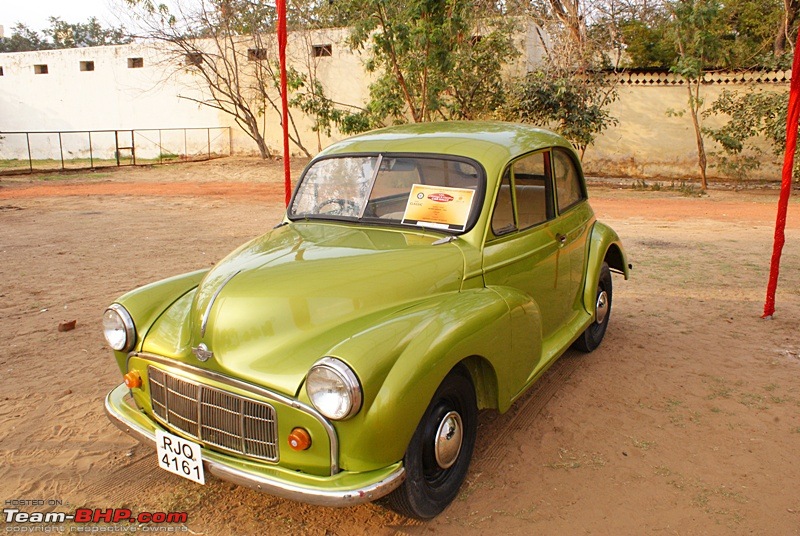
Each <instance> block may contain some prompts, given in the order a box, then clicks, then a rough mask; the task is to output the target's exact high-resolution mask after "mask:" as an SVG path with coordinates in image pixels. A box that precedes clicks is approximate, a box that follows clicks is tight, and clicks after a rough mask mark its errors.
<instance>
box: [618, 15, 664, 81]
mask: <svg viewBox="0 0 800 536" xmlns="http://www.w3.org/2000/svg"><path fill="white" fill-rule="evenodd" d="M668 24H669V17H668V16H666V15H665V16H664V17H663V18H660V19H659V20H658V22H657V24H655V25H654V24H651V23H647V22H644V21H641V20H626V21H623V22H622V24H621V25H620V32H621V33H622V36H623V40H624V42H625V43H627V44H626V47H625V52H626V53H627V54H628V57H629V62H630V65H633V66H636V67H641V68H656V69H667V68H669V67H670V66H671V65H672V63H673V62H674V61H675V58H676V56H677V52H676V50H675V44H674V43H673V42H672V41H671V40H670V39H669V35H668V34H666V33H665V30H666V29H667V28H668Z"/></svg>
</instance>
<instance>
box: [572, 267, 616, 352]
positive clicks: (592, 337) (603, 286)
mask: <svg viewBox="0 0 800 536" xmlns="http://www.w3.org/2000/svg"><path fill="white" fill-rule="evenodd" d="M610 317H611V270H610V269H609V267H608V263H607V262H604V263H603V266H602V268H600V277H599V278H598V281H597V295H596V298H595V306H594V322H592V323H591V325H590V326H589V327H588V328H586V331H584V332H583V333H582V334H581V336H580V337H578V340H576V341H575V343H574V346H575V348H577V349H578V350H580V351H582V352H591V351H592V350H594V349H595V348H597V347H598V346H600V343H601V342H602V341H603V337H604V336H605V334H606V328H608V319H609V318H610Z"/></svg>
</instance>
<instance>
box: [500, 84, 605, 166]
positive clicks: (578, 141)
mask: <svg viewBox="0 0 800 536" xmlns="http://www.w3.org/2000/svg"><path fill="white" fill-rule="evenodd" d="M616 97H617V94H616V90H615V88H614V86H613V84H612V82H611V81H610V80H609V79H608V78H607V77H605V76H602V75H590V74H575V73H568V72H562V73H553V72H547V71H543V70H540V71H535V72H532V73H528V75H527V76H525V78H524V79H523V80H521V81H519V83H517V84H516V85H515V86H514V87H513V90H512V95H511V97H510V99H509V102H508V104H507V105H506V110H507V111H506V117H507V118H508V119H512V120H518V121H523V122H527V123H534V124H541V125H551V126H553V127H554V128H555V129H556V130H558V131H559V133H560V134H561V135H562V136H564V137H565V138H567V139H568V140H569V141H570V142H571V143H572V144H573V145H574V146H575V147H576V148H577V149H579V150H580V152H581V154H583V152H584V151H585V150H586V147H587V146H589V145H591V144H592V143H593V142H594V140H595V138H596V137H597V136H598V135H599V134H600V133H601V132H602V131H603V130H605V129H606V128H608V127H609V126H611V125H615V124H617V120H616V119H615V118H614V117H612V116H611V114H610V113H609V112H608V110H607V107H608V105H609V104H610V103H611V102H613V101H614V100H615V99H616Z"/></svg>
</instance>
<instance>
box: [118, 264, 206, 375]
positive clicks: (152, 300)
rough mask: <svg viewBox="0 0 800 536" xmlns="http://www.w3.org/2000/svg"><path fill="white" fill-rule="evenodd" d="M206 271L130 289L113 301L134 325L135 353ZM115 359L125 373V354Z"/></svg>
mask: <svg viewBox="0 0 800 536" xmlns="http://www.w3.org/2000/svg"><path fill="white" fill-rule="evenodd" d="M207 272H208V269H204V270H197V271H196V272H189V273H187V274H181V275H177V276H174V277H170V278H167V279H162V280H161V281H156V282H155V283H150V284H149V285H145V286H143V287H139V288H137V289H135V290H132V291H130V292H128V293H126V294H124V295H123V296H122V297H120V298H119V299H118V300H116V303H119V304H120V305H122V306H123V307H125V309H126V310H127V311H128V312H129V313H130V315H131V318H133V323H134V325H135V326H136V345H135V346H134V350H136V351H141V349H142V342H143V341H144V339H145V337H146V336H147V333H148V331H149V330H150V328H151V327H152V326H153V324H154V323H155V321H156V320H158V318H159V317H160V316H161V314H162V313H163V312H164V311H165V310H167V309H168V308H169V307H170V306H171V305H172V304H173V303H175V301H176V300H178V299H179V298H180V297H181V296H183V295H185V294H186V293H187V292H189V291H191V290H192V289H194V288H196V287H197V285H199V284H200V281H201V280H202V279H203V277H204V276H205V275H206V273H207ZM114 356H115V357H116V359H117V364H118V365H119V367H120V370H121V371H122V373H123V374H125V373H126V372H127V357H128V354H126V353H124V352H114Z"/></svg>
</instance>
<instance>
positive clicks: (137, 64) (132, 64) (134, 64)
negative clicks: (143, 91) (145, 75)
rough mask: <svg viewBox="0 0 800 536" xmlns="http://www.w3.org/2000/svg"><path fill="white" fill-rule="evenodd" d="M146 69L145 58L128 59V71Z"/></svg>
mask: <svg viewBox="0 0 800 536" xmlns="http://www.w3.org/2000/svg"><path fill="white" fill-rule="evenodd" d="M142 67H144V58H128V69H141V68H142Z"/></svg>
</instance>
